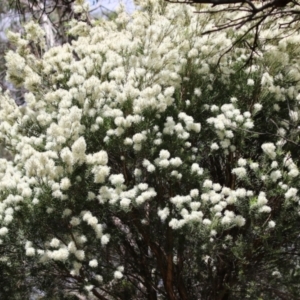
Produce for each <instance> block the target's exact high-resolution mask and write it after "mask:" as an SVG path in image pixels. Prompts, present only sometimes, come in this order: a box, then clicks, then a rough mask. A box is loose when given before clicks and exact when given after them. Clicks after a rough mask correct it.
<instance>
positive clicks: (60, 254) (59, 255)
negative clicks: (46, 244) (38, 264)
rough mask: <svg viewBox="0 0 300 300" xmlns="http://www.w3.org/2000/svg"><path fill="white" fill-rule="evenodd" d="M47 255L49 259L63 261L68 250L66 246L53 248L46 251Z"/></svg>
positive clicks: (67, 255) (67, 254)
mask: <svg viewBox="0 0 300 300" xmlns="http://www.w3.org/2000/svg"><path fill="white" fill-rule="evenodd" d="M47 253H48V256H49V258H51V259H54V260H60V261H64V260H66V259H67V258H68V257H69V251H68V249H66V248H60V249H59V250H55V251H52V252H51V251H48V252H47Z"/></svg>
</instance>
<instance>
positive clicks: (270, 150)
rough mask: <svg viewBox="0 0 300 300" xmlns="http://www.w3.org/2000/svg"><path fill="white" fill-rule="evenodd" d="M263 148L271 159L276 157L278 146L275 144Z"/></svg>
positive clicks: (265, 145) (266, 144) (267, 144)
mask: <svg viewBox="0 0 300 300" xmlns="http://www.w3.org/2000/svg"><path fill="white" fill-rule="evenodd" d="M261 148H262V149H263V151H264V152H265V153H266V154H267V155H268V156H269V157H270V158H271V159H274V158H275V157H276V152H275V150H276V146H275V145H274V144H273V143H265V144H262V146H261Z"/></svg>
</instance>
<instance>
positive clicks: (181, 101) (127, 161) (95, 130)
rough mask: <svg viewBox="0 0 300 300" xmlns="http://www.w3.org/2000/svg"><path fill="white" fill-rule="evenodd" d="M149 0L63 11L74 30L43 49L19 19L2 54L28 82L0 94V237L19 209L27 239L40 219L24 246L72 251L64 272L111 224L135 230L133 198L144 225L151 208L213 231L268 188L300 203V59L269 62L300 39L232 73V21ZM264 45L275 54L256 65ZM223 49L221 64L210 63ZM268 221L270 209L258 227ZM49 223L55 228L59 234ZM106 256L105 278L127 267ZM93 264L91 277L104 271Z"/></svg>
mask: <svg viewBox="0 0 300 300" xmlns="http://www.w3.org/2000/svg"><path fill="white" fill-rule="evenodd" d="M153 3H155V5H150V6H147V9H145V10H143V9H141V10H140V11H137V12H135V13H134V14H133V15H132V16H131V17H129V16H128V15H126V13H124V12H122V13H120V15H119V16H118V17H117V18H116V20H103V21H101V24H100V25H99V22H98V23H97V22H91V24H89V22H75V21H72V24H73V25H74V26H72V29H70V34H71V35H73V36H74V40H73V41H72V43H71V44H65V45H62V46H58V47H53V48H51V49H50V50H49V51H46V50H45V47H44V46H43V45H44V44H43V43H41V46H42V49H41V51H42V52H43V53H42V55H41V57H38V56H35V55H34V54H33V53H30V49H27V48H29V47H28V43H29V40H30V41H41V40H42V38H43V36H44V34H43V32H42V31H41V30H40V29H39V27H37V25H35V24H33V23H32V22H31V23H29V24H28V25H27V26H26V28H25V36H26V39H23V38H22V37H21V35H20V34H11V35H10V38H11V40H12V41H13V42H14V44H15V45H16V49H17V50H16V52H12V51H9V52H8V53H7V55H6V60H7V69H8V75H7V79H8V80H10V81H11V82H13V83H14V84H15V85H16V87H24V88H25V89H26V93H25V95H24V97H25V100H26V106H24V107H17V105H16V104H15V102H14V100H13V99H11V97H10V95H9V94H8V93H5V94H3V95H2V94H1V96H0V100H1V101H0V106H1V109H0V142H1V143H2V142H3V144H5V145H6V146H7V148H8V149H10V150H12V153H13V154H14V157H13V161H8V160H6V159H1V160H0V191H1V194H0V197H1V198H0V237H1V239H3V241H5V239H6V238H7V237H10V234H12V233H11V232H13V230H14V228H15V226H12V225H15V224H16V223H14V221H15V220H14V218H16V217H17V216H18V215H22V214H18V213H17V212H18V211H19V210H23V209H24V212H26V214H28V219H29V220H32V222H30V221H29V222H28V221H27V220H18V221H20V222H23V223H22V226H24V239H30V240H32V239H31V237H32V235H33V234H32V233H33V232H34V230H35V228H34V226H37V225H36V224H37V223H34V220H36V219H39V220H40V222H41V226H44V227H45V228H47V230H45V233H44V235H43V236H41V237H37V239H36V241H33V240H32V242H31V241H27V242H25V253H26V255H27V256H28V257H30V259H38V260H39V261H40V262H47V261H49V260H55V261H62V262H68V263H66V264H65V265H66V268H70V270H69V272H70V274H71V275H73V276H75V275H80V274H81V273H80V270H81V268H82V267H84V268H86V267H87V268H92V270H93V271H96V270H97V268H98V266H102V263H101V260H102V259H103V257H102V255H103V253H102V252H101V251H95V249H99V248H97V247H99V245H100V244H101V245H102V249H101V250H103V251H105V249H106V248H107V247H106V245H107V244H108V243H112V242H114V241H115V239H114V238H113V237H112V236H111V235H110V234H109V233H111V232H114V229H116V230H121V231H122V234H123V233H124V234H126V237H130V239H131V232H130V228H129V227H130V226H135V224H137V223H135V224H129V225H128V216H130V217H131V216H132V215H135V214H136V213H137V212H139V213H140V216H141V220H139V221H140V222H141V224H142V225H141V226H147V224H149V223H151V222H156V221H157V220H158V221H159V222H160V225H161V223H164V225H167V226H169V227H171V228H172V229H174V230H180V229H181V228H183V227H185V228H188V226H190V225H191V226H195V227H197V230H199V231H201V235H199V236H201V237H202V236H204V234H206V237H207V238H208V240H211V241H216V239H215V236H216V235H217V234H218V232H219V231H224V229H226V230H227V229H229V228H232V227H235V226H236V227H243V230H244V229H245V230H250V229H251V228H252V227H251V226H252V225H253V226H256V227H259V226H260V223H259V224H258V225H257V224H256V223H255V222H256V219H255V218H253V224H252V220H251V222H248V220H247V219H246V216H247V215H249V214H250V213H252V212H253V213H254V214H256V216H258V218H257V219H259V218H265V217H266V216H268V214H269V213H270V212H272V213H273V211H274V209H277V208H276V205H274V204H273V203H272V201H271V199H273V196H271V194H272V192H274V193H275V192H276V193H277V192H278V199H279V198H280V199H279V200H278V201H281V202H283V201H286V202H287V203H288V204H289V205H295V206H296V207H297V208H296V209H297V210H298V209H299V208H298V205H299V203H298V201H299V196H298V188H296V187H298V186H299V170H298V164H299V158H298V157H294V156H295V155H294V154H293V153H294V151H293V150H294V149H293V146H295V145H297V143H298V131H297V129H296V126H295V125H296V123H297V122H298V111H299V110H298V106H299V105H300V94H298V91H299V90H300V72H299V70H298V67H297V64H295V63H294V62H293V63H292V64H290V58H289V54H288V53H286V55H279V58H278V59H279V61H278V62H277V58H276V57H275V53H278V52H280V51H281V52H282V54H284V53H285V52H288V49H289V47H288V46H287V45H288V44H290V43H292V44H295V45H297V43H298V42H296V41H294V40H292V39H291V37H285V38H284V39H282V41H280V42H279V44H278V45H277V46H276V47H275V45H272V46H274V47H275V48H277V49H276V51H277V52H276V51H275V50H274V51H273V48H272V47H271V48H270V49H269V51H268V56H267V57H265V55H264V53H262V54H261V55H259V57H256V65H252V66H250V67H249V68H248V69H245V70H241V71H239V72H238V74H236V70H237V67H239V66H240V63H241V61H242V60H243V59H244V58H243V57H244V56H245V54H246V53H247V51H248V50H246V49H240V48H238V45H236V47H235V51H236V52H235V54H234V55H232V54H231V53H227V52H226V55H224V56H223V58H222V59H221V61H219V54H220V53H222V52H225V50H226V49H228V47H229V46H231V45H232V42H233V40H232V35H235V33H232V32H230V34H228V35H227V34H226V32H225V33H220V32H214V33H211V34H210V35H209V36H208V35H206V36H203V35H202V32H203V30H209V29H211V28H212V26H214V22H213V19H211V20H208V19H207V17H205V18H203V17H202V15H201V14H194V12H193V8H191V7H188V6H186V7H185V8H184V9H183V8H182V7H181V6H178V5H177V6H172V5H167V6H166V7H164V9H161V6H160V5H159V4H158V3H156V2H153ZM144 4H145V3H144ZM141 5H142V4H141ZM74 10H75V11H76V12H77V13H83V14H84V13H85V12H86V11H87V6H86V4H85V3H84V2H83V1H82V0H78V1H76V4H75V6H74ZM149 10H151V13H149ZM150 14H151V17H150ZM221 17H222V16H220V18H221ZM187 21H188V22H187ZM97 24H98V25H97ZM183 24H189V25H183ZM182 26H186V27H185V29H184V30H182ZM262 31H263V32H264V30H263V29H262ZM262 34H263V33H262ZM265 34H266V35H273V33H272V32H270V33H268V34H267V33H265ZM76 36H78V37H76ZM39 43H40V42H39ZM275 43H276V42H274V44H275ZM237 53H242V54H241V55H239V56H240V58H239V59H237V58H236V55H237ZM294 55H296V54H294ZM272 56H274V60H273V61H276V62H277V63H276V64H274V66H273V65H272V68H268V67H265V66H266V65H268V64H269V60H270V59H271V61H272ZM297 59H298V60H299V58H297ZM295 61H296V60H295ZM219 62H220V64H219V68H220V73H218V74H217V76H218V78H217V76H216V74H215V73H214V71H212V70H214V69H215V68H213V67H214V66H215V64H216V63H219ZM288 63H289V67H288V68H286V65H287V64H288ZM277 64H278V65H280V68H279V69H276V66H275V65H277ZM273 69H274V70H275V71H273ZM286 69H288V72H287V71H286ZM284 72H287V73H288V74H286V77H287V78H288V79H289V80H288V81H287V82H288V83H285V81H284V80H285V79H284V77H285V76H284ZM277 73H278V74H277ZM228 74H230V77H229V76H228ZM231 78H232V80H234V84H231V83H230V81H231ZM235 81H236V82H235ZM216 82H217V83H216ZM291 82H296V83H295V86H291ZM298 82H299V83H298ZM258 85H259V86H260V88H259V89H257V90H259V91H256V87H257V86H258ZM220 86H222V87H221V88H220ZM227 87H230V90H226V91H225V89H226V88H227ZM221 89H222V90H221ZM223 89H224V91H223ZM260 90H261V91H260ZM249 91H250V92H251V93H250V94H249ZM229 93H232V96H231V95H229ZM255 93H258V94H255ZM244 94H245V97H244ZM224 95H226V98H224ZM227 95H229V96H227ZM234 95H236V96H237V98H235V97H233V96H234ZM249 95H251V96H250V97H249ZM253 95H254V96H255V97H254V96H253ZM227 97H229V98H227ZM230 97H231V99H230ZM248 98H251V101H250V100H249V101H248V100H247V99H248ZM273 98H274V101H275V102H276V103H273ZM270 99H272V101H271V100H270ZM286 99H289V100H290V101H289V102H290V103H291V108H292V110H291V109H289V105H288V104H287V102H286ZM264 112H266V113H268V118H267V119H268V120H270V119H271V117H272V121H273V118H274V120H275V121H274V123H276V122H278V126H275V127H276V129H273V127H272V126H273V125H272V126H270V125H269V123H264V122H266V121H265V120H266V117H265V116H263V117H262V113H264ZM271 114H272V116H271ZM269 127H270V128H269ZM262 128H263V129H262ZM256 129H257V130H256ZM267 129H268V130H267ZM262 130H266V132H261V131H262ZM269 131H270V132H271V133H269ZM262 136H263V138H264V139H261V138H260V137H262ZM290 141H292V143H290ZM287 145H288V146H290V148H291V150H290V149H289V150H286V149H288V147H287ZM285 147H286V148H285ZM261 150H262V151H261ZM297 153H298V152H297ZM275 159H276V161H275ZM248 175H249V176H248ZM251 176H253V178H254V176H256V177H255V178H254V179H253V178H252V177H251ZM241 179H242V180H241ZM252 179H253V180H252ZM269 179H270V180H269ZM280 180H281V182H280ZM247 181H249V182H247ZM245 182H247V188H246V187H245V185H244V184H245ZM274 186H276V187H275V188H274ZM268 188H270V189H271V190H270V191H269V190H268ZM251 189H252V190H251ZM254 191H255V192H254ZM271 197H272V198H271ZM290 200H291V201H290ZM278 206H279V205H278ZM282 207H283V205H282ZM153 212H154V213H153ZM276 215H277V214H275V213H274V216H276ZM31 216H34V217H32V218H31V219H30V217H31ZM124 216H126V217H124ZM123 217H124V218H125V221H126V222H125V221H124V222H123V220H122V218H123ZM272 217H273V216H272ZM106 220H108V222H106ZM112 221H113V222H112ZM277 222H278V220H277V219H275V217H274V221H273V220H270V218H268V219H267V218H266V221H265V224H266V226H265V227H266V228H267V230H266V232H269V231H270V232H271V231H272V230H271V229H272V228H274V227H275V226H276V224H277ZM31 223H32V224H31ZM106 223H107V224H110V226H112V227H113V226H115V227H114V228H107V225H106ZM132 223H134V222H132ZM246 223H247V225H248V224H249V228H250V229H248V226H245V224H246ZM250 223H251V224H250ZM57 224H61V226H62V227H63V228H64V234H61V235H60V234H57V235H56V232H55V231H56V230H57ZM125 224H126V225H125ZM64 226H65V227H64ZM27 229H28V232H31V236H30V238H28V237H27V236H26V235H27V233H26V230H27ZM51 230H52V231H53V232H51ZM135 230H136V228H135V229H134V230H133V231H135ZM137 230H138V229H137ZM95 237H96V238H95ZM132 239H134V238H132ZM228 240H230V238H227V239H226V240H225V241H222V245H223V246H224V245H225V246H224V247H223V246H222V247H223V248H224V249H225V247H228V244H229V242H228ZM22 242H23V240H22ZM223 242H224V243H223ZM96 243H98V244H96ZM132 243H133V244H134V242H132ZM22 245H23V243H22ZM36 245H39V246H36ZM22 247H23V246H22ZM93 247H94V248H93ZM23 250H24V249H23ZM98 252H99V253H98ZM115 260H116V261H114V262H112V265H111V266H110V270H114V271H113V272H112V274H111V275H112V276H111V277H113V278H114V279H113V280H114V281H116V280H119V279H121V278H123V277H124V276H125V274H126V272H125V271H124V268H123V267H118V268H117V269H116V266H117V263H118V259H117V255H116V258H115ZM122 261H123V260H122ZM99 268H100V267H99ZM101 268H102V267H101ZM110 272H111V271H110ZM91 273H92V272H91ZM94 275H95V276H94V277H95V279H96V280H97V282H99V284H100V283H101V284H102V282H103V281H106V278H107V277H108V276H102V275H99V274H96V273H95V274H94ZM103 275H104V274H103ZM91 276H92V275H91ZM93 284H94V283H93ZM95 284H96V283H95ZM92 289H93V286H92V285H89V282H87V283H86V290H88V291H91V290H92Z"/></svg>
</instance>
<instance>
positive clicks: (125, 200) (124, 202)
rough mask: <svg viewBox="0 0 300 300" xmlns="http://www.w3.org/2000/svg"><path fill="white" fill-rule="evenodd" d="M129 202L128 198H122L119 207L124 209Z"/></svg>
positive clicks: (127, 206)
mask: <svg viewBox="0 0 300 300" xmlns="http://www.w3.org/2000/svg"><path fill="white" fill-rule="evenodd" d="M130 203H131V200H130V199H128V198H122V200H121V201H120V205H121V207H122V208H123V209H125V210H126V209H128V208H129V205H130Z"/></svg>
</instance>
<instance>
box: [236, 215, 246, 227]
mask: <svg viewBox="0 0 300 300" xmlns="http://www.w3.org/2000/svg"><path fill="white" fill-rule="evenodd" d="M234 221H235V223H236V225H237V226H239V227H242V226H244V225H245V223H246V219H245V218H243V217H242V216H236V217H235V219H234Z"/></svg>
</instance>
